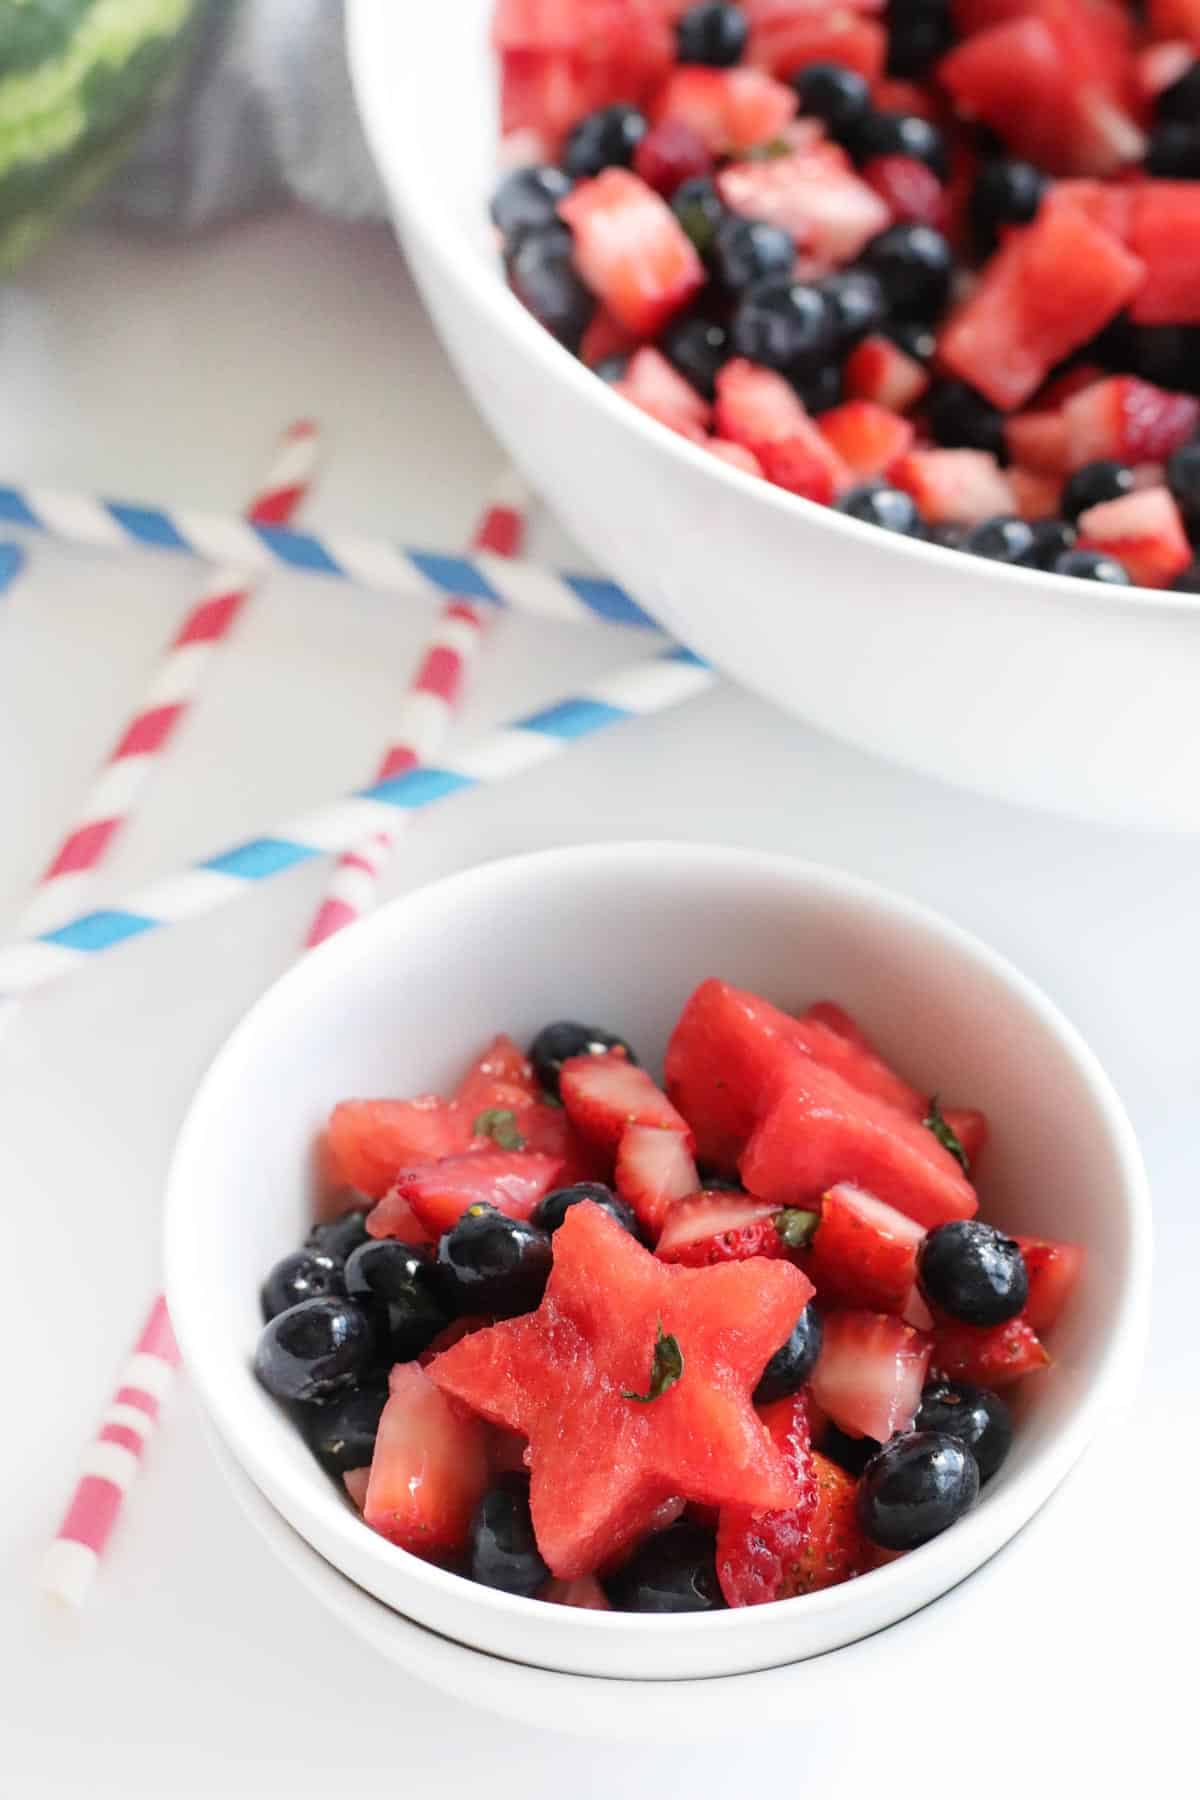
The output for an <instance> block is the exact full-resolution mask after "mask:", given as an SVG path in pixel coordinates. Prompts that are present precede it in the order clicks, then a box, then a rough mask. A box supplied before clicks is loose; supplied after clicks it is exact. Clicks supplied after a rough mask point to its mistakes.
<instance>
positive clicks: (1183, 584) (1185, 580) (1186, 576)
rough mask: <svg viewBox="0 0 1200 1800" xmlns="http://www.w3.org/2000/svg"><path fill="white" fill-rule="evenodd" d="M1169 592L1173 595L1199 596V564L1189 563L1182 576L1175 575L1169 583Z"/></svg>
mask: <svg viewBox="0 0 1200 1800" xmlns="http://www.w3.org/2000/svg"><path fill="white" fill-rule="evenodd" d="M1171 591H1172V593H1175V594H1200V562H1194V563H1191V564H1190V565H1189V566H1188V567H1187V568H1186V569H1185V570H1184V571H1183V574H1182V575H1177V576H1176V577H1175V579H1174V581H1173V582H1172V583H1171Z"/></svg>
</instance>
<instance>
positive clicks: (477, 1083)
mask: <svg viewBox="0 0 1200 1800" xmlns="http://www.w3.org/2000/svg"><path fill="white" fill-rule="evenodd" d="M539 1093H540V1090H539V1088H538V1084H537V1080H536V1078H535V1076H534V1073H533V1064H532V1063H531V1062H530V1060H529V1058H528V1057H527V1056H526V1055H525V1052H524V1051H523V1050H522V1049H521V1048H520V1046H519V1045H518V1044H515V1043H514V1042H513V1040H512V1038H510V1037H506V1036H503V1035H502V1036H500V1037H496V1038H493V1039H492V1041H491V1043H490V1044H489V1045H488V1046H487V1048H486V1049H485V1050H484V1051H482V1052H481V1054H480V1055H479V1056H478V1057H477V1058H476V1059H475V1061H474V1062H473V1063H472V1064H471V1067H470V1068H469V1069H468V1070H467V1072H466V1074H465V1075H464V1076H463V1078H462V1080H461V1081H460V1082H459V1084H458V1086H457V1087H456V1088H455V1090H454V1100H453V1103H454V1105H455V1106H457V1107H458V1109H459V1111H460V1112H461V1113H462V1114H463V1115H464V1116H465V1117H466V1118H467V1119H468V1120H469V1121H470V1123H471V1124H472V1125H473V1124H474V1121H475V1120H476V1119H477V1118H478V1117H479V1114H480V1113H481V1112H489V1111H491V1110H493V1109H495V1108H501V1109H505V1108H509V1109H511V1108H515V1107H519V1106H525V1105H526V1104H528V1102H530V1101H533V1100H537V1099H538V1098H539Z"/></svg>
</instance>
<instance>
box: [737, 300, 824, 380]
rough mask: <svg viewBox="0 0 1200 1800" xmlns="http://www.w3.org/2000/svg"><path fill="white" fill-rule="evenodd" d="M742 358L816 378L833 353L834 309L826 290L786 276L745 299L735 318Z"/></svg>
mask: <svg viewBox="0 0 1200 1800" xmlns="http://www.w3.org/2000/svg"><path fill="white" fill-rule="evenodd" d="M731 335H732V339H733V347H734V349H735V350H736V352H737V354H738V355H739V356H746V357H749V359H750V361H751V362H755V363H761V364H762V365H763V366H764V367H765V368H768V369H778V370H780V371H783V372H786V373H788V374H800V373H805V374H808V373H814V372H815V371H816V370H818V369H819V368H821V366H822V365H823V364H824V363H825V362H827V361H828V359H829V358H830V357H831V356H832V354H833V347H834V324H833V310H832V308H831V307H830V305H829V302H828V301H827V300H826V298H825V296H824V294H822V292H821V290H820V288H818V287H815V286H813V285H811V284H810V283H808V282H803V281H792V280H791V279H790V278H789V277H787V276H784V277H782V278H780V279H777V280H774V281H762V282H759V283H758V284H757V286H755V287H752V288H751V289H750V291H749V292H748V293H747V294H746V295H744V296H743V299H742V302H741V305H740V306H739V307H738V309H737V312H736V313H735V314H734V317H733V331H732V334H731Z"/></svg>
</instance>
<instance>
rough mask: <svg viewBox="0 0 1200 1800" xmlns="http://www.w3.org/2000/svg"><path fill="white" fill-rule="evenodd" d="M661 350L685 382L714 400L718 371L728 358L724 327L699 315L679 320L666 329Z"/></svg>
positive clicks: (727, 339)
mask: <svg viewBox="0 0 1200 1800" xmlns="http://www.w3.org/2000/svg"><path fill="white" fill-rule="evenodd" d="M662 348H663V352H664V354H665V356H666V357H667V360H668V361H669V362H672V363H674V365H675V367H676V368H677V369H678V370H679V373H680V374H681V375H682V376H683V377H684V379H685V380H686V381H690V382H691V384H692V386H693V387H694V388H696V389H698V390H699V392H700V393H702V394H703V395H704V396H705V398H706V399H709V400H711V399H712V397H713V393H714V391H715V383H716V379H717V370H718V369H719V368H720V367H721V365H722V363H724V362H727V361H728V359H729V333H728V332H727V331H726V329H725V327H724V325H720V324H718V323H717V321H716V320H715V319H706V318H704V317H703V316H702V315H701V314H699V313H697V314H695V315H694V316H693V317H691V318H688V319H680V320H679V321H678V322H677V323H675V324H673V325H670V326H668V327H667V330H666V332H665V333H664V336H663V339H662Z"/></svg>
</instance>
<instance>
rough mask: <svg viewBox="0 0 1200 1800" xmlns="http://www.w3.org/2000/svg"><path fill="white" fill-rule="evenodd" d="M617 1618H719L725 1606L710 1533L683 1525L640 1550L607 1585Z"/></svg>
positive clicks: (656, 1536)
mask: <svg viewBox="0 0 1200 1800" xmlns="http://www.w3.org/2000/svg"><path fill="white" fill-rule="evenodd" d="M605 1591H606V1592H607V1594H608V1598H609V1600H610V1602H611V1603H612V1605H613V1606H614V1607H615V1608H616V1609H617V1611H618V1612H647V1613H695V1612H716V1611H717V1610H718V1609H719V1608H721V1607H723V1606H724V1604H725V1601H724V1599H723V1597H722V1594H721V1588H720V1584H719V1583H718V1581H717V1563H716V1545H715V1543H714V1541H713V1535H712V1533H711V1532H710V1531H705V1530H704V1529H703V1528H702V1527H701V1526H699V1525H692V1524H689V1523H687V1522H686V1521H681V1522H680V1523H679V1524H678V1525H671V1526H669V1527H668V1529H667V1530H666V1531H658V1532H655V1534H654V1536H653V1537H649V1538H647V1539H646V1541H645V1542H644V1543H643V1544H640V1545H639V1546H638V1548H637V1549H636V1550H635V1551H634V1553H633V1555H632V1556H631V1557H630V1559H629V1561H628V1562H627V1563H626V1564H625V1565H624V1567H623V1568H621V1569H618V1570H617V1572H616V1574H615V1575H612V1576H610V1577H609V1579H608V1580H607V1581H606V1582H605Z"/></svg>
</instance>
